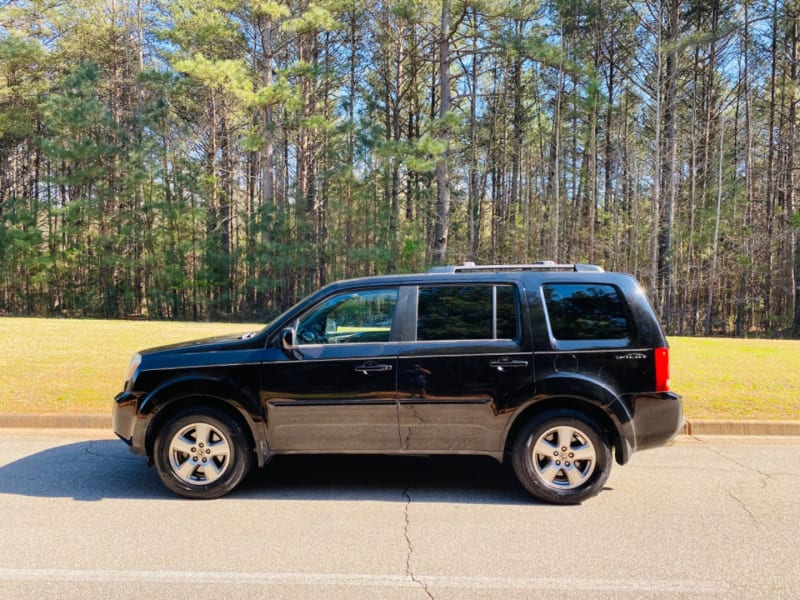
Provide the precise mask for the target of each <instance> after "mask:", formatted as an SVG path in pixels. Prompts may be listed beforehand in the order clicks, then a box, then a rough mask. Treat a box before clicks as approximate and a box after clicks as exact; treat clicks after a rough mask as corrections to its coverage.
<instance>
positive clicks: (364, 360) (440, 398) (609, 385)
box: [114, 262, 683, 504]
mask: <svg viewBox="0 0 800 600" xmlns="http://www.w3.org/2000/svg"><path fill="white" fill-rule="evenodd" d="M682 425H683V412H682V408H681V401H680V396H678V395H676V394H674V393H672V392H670V391H669V351H668V349H667V341H666V339H665V337H664V334H663V333H662V331H661V327H660V326H659V324H658V321H657V319H656V317H655V315H654V313H653V310H652V308H651V306H650V304H649V303H648V301H647V299H646V298H645V295H644V293H643V292H642V289H641V288H640V287H639V285H638V284H637V283H636V281H635V280H634V279H633V278H632V277H631V276H629V275H624V274H620V273H606V272H604V271H603V269H601V268H599V267H596V266H592V265H579V264H575V265H557V264H554V263H550V262H546V263H537V264H532V265H503V266H475V265H473V264H469V263H468V264H465V265H462V266H458V267H439V268H435V269H433V270H431V271H430V272H428V273H425V274H419V275H396V276H382V277H371V278H364V279H354V280H349V281H341V282H338V283H334V284H331V285H328V286H326V287H324V288H322V289H320V290H319V291H318V292H316V293H314V294H312V295H311V296H309V297H308V298H306V299H305V300H303V301H301V302H300V303H299V304H297V305H296V306H294V307H293V308H291V309H290V310H289V311H287V312H286V313H284V314H283V315H281V316H280V317H278V318H277V319H275V320H274V321H273V322H271V323H270V324H269V325H267V326H266V328H264V329H263V330H262V331H260V332H257V333H249V334H246V335H242V336H239V337H230V338H216V339H211V340H202V341H195V342H190V343H185V344H180V345H175V346H169V347H164V348H155V349H152V350H146V351H144V352H141V353H139V354H136V355H135V356H134V357H133V360H132V361H131V365H130V369H129V372H128V377H127V381H126V382H125V390H124V391H123V392H122V393H120V394H119V395H118V396H117V397H116V398H115V403H114V431H115V432H116V434H117V435H118V436H119V437H120V438H122V439H123V440H124V441H125V442H127V443H128V444H129V445H130V446H131V449H132V450H133V452H135V453H136V454H141V455H145V456H147V457H149V460H150V462H151V463H155V465H156V468H157V469H158V473H159V476H160V477H161V480H162V481H163V482H164V484H165V485H166V486H167V487H168V488H169V489H171V490H172V491H174V492H175V493H177V494H179V495H181V496H186V497H189V498H215V497H218V496H222V495H223V494H225V493H227V492H229V491H230V490H232V489H233V488H234V487H236V485H237V484H238V483H239V482H240V481H241V480H242V479H243V478H244V476H245V475H246V474H247V472H248V470H249V469H250V467H251V465H252V464H253V461H256V462H258V465H259V466H263V465H265V464H266V463H267V462H269V460H270V458H271V457H272V456H274V455H276V454H285V453H309V454H314V453H374V454H409V455H410V454H425V455H427V454H483V455H488V456H491V457H493V458H495V459H497V460H498V461H502V460H503V459H504V458H506V457H509V458H510V460H511V462H512V465H513V467H514V471H515V473H516V474H517V477H518V478H519V480H520V482H521V483H522V485H523V486H524V487H525V488H526V489H527V490H528V491H529V492H530V493H531V494H533V495H534V496H536V497H537V498H540V499H543V500H546V501H549V502H555V503H564V504H566V503H576V502H580V501H582V500H584V499H586V498H589V497H591V496H593V495H595V494H597V493H598V492H599V491H600V489H601V488H602V487H603V484H604V483H605V481H606V479H607V478H608V474H609V471H610V469H611V461H612V458H611V453H612V451H613V453H614V458H615V459H616V461H617V462H618V463H620V464H624V463H625V462H627V461H628V459H629V458H630V456H631V454H632V453H633V452H634V451H635V450H642V449H645V448H650V447H653V446H658V445H662V444H664V443H666V442H668V441H669V440H670V439H672V438H673V437H674V436H675V435H676V434H677V433H678V431H679V430H680V429H681V427H682Z"/></svg>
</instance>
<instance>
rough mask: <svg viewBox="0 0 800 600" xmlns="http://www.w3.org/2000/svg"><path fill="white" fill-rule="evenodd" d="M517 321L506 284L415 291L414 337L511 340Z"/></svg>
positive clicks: (514, 306)
mask: <svg viewBox="0 0 800 600" xmlns="http://www.w3.org/2000/svg"><path fill="white" fill-rule="evenodd" d="M517 323H518V318H517V302H516V295H515V294H514V288H513V287H512V286H510V285H501V286H442V287H421V288H420V290H419V304H418V306H417V339H418V340H421V341H441V340H494V339H514V338H516V337H517Z"/></svg>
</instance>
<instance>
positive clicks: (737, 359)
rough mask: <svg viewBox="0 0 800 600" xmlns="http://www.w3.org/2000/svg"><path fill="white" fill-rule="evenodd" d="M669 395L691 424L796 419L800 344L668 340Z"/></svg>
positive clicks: (798, 416) (799, 400)
mask: <svg viewBox="0 0 800 600" xmlns="http://www.w3.org/2000/svg"><path fill="white" fill-rule="evenodd" d="M670 346H671V348H670V371H671V373H670V374H671V385H672V388H673V390H675V391H676V392H678V393H679V394H681V395H682V396H683V407H684V411H685V412H686V415H687V417H689V418H695V419H800V393H798V391H800V341H797V340H743V339H727V338H671V339H670Z"/></svg>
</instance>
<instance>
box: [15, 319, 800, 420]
mask: <svg viewBox="0 0 800 600" xmlns="http://www.w3.org/2000/svg"><path fill="white" fill-rule="evenodd" d="M259 327H260V325H258V324H241V323H233V324H231V323H167V322H144V321H92V320H67V319H16V318H0V412H13V413H75V414H93V413H101V414H108V413H109V412H110V410H111V400H112V398H113V397H114V395H115V394H116V393H117V392H119V391H120V389H121V387H122V379H123V377H124V375H125V368H126V367H127V365H128V360H129V359H130V356H131V355H132V354H133V353H134V352H136V351H137V350H140V349H142V348H149V347H152V346H160V345H163V344H169V343H173V342H179V341H182V340H190V339H196V338H201V337H210V336H215V335H224V334H229V333H244V332H247V331H252V330H254V329H257V328H259ZM670 345H671V350H670V358H671V371H672V388H673V389H674V390H675V391H676V392H678V393H679V394H681V395H682V396H683V402H684V409H685V411H686V415H687V417H689V418H690V419H710V418H724V419H800V393H798V391H800V341H785V340H777V341H776V340H732V339H722V338H671V339H670Z"/></svg>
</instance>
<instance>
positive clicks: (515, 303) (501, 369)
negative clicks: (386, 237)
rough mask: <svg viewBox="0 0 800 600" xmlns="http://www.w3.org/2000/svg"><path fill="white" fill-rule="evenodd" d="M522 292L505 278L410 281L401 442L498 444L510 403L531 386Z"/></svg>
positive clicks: (420, 446) (437, 447)
mask: <svg viewBox="0 0 800 600" xmlns="http://www.w3.org/2000/svg"><path fill="white" fill-rule="evenodd" d="M521 298H522V295H521V294H520V293H519V290H518V289H517V287H516V285H511V284H490V283H486V284H457V285H448V284H441V285H439V284H437V285H422V286H419V287H418V288H417V302H416V306H415V308H416V315H412V318H413V322H415V323H416V328H415V331H414V332H413V333H412V336H413V337H412V340H411V341H408V342H404V343H402V344H401V346H400V352H399V360H398V403H399V407H398V419H399V426H400V444H401V447H402V448H403V449H404V450H408V451H430V452H452V451H456V452H457V451H460V450H466V451H472V452H474V451H485V452H497V451H498V450H499V446H500V444H501V440H502V433H503V428H504V426H505V423H506V422H507V419H508V417H509V415H510V414H511V412H512V410H513V407H515V406H517V405H518V404H519V403H520V402H522V401H524V400H525V399H527V398H528V397H529V393H530V390H531V389H532V382H533V364H532V356H531V347H530V343H529V342H528V341H527V339H526V338H527V336H525V335H524V333H523V332H524V330H525V327H523V325H524V323H523V319H522V316H521V315H522V311H521V309H520V306H521ZM412 312H413V311H412Z"/></svg>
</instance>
